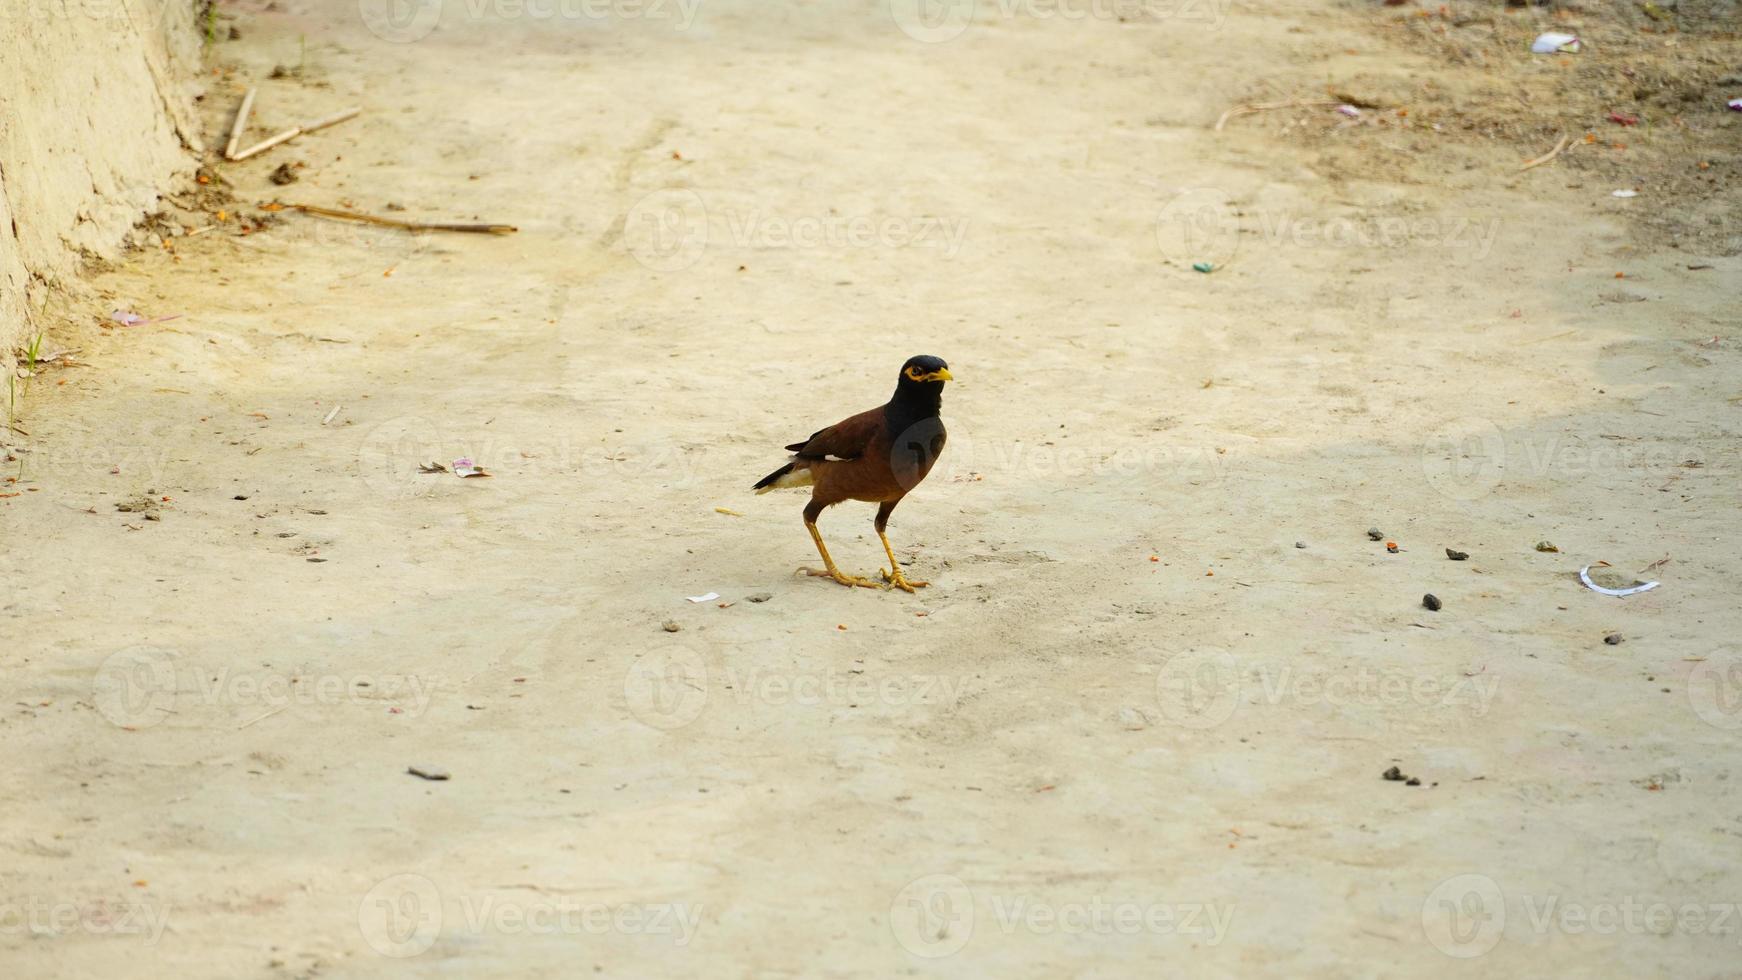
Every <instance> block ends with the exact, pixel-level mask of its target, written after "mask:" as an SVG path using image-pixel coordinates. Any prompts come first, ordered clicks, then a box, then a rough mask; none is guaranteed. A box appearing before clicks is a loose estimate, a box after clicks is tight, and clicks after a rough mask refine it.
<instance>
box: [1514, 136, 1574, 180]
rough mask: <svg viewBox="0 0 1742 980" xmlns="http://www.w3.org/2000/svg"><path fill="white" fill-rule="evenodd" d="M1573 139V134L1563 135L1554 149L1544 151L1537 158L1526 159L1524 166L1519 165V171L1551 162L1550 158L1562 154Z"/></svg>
mask: <svg viewBox="0 0 1742 980" xmlns="http://www.w3.org/2000/svg"><path fill="white" fill-rule="evenodd" d="M1572 139H1573V138H1572V137H1571V136H1565V135H1563V136H1562V137H1561V139H1560V142H1558V143H1556V144H1555V145H1554V149H1552V150H1550V151H1548V152H1547V153H1544V154H1543V155H1542V156H1539V157H1537V158H1536V159H1535V160H1526V161H1524V166H1522V167H1519V168H1518V172H1519V173H1523V172H1525V171H1526V170H1529V169H1530V168H1532V167H1540V166H1542V165H1543V164H1545V163H1547V162H1549V161H1550V160H1553V159H1554V158H1555V157H1558V156H1560V155H1561V151H1562V150H1564V149H1566V148H1567V144H1568V143H1570V142H1572Z"/></svg>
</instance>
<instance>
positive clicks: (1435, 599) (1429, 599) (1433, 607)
mask: <svg viewBox="0 0 1742 980" xmlns="http://www.w3.org/2000/svg"><path fill="white" fill-rule="evenodd" d="M1421 604H1422V605H1424V606H1426V607H1427V608H1428V611H1429V612H1439V611H1440V606H1441V603H1440V597H1439V596H1437V595H1434V594H1433V593H1432V592H1429V593H1428V594H1427V595H1424V596H1422V597H1421Z"/></svg>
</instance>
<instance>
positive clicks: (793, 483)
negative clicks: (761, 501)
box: [750, 459, 813, 494]
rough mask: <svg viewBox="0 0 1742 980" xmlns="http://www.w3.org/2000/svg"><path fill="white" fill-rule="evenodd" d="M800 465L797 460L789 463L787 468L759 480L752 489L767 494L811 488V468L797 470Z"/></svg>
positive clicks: (783, 467) (784, 467)
mask: <svg viewBox="0 0 1742 980" xmlns="http://www.w3.org/2000/svg"><path fill="white" fill-rule="evenodd" d="M798 464H799V461H798V460H796V459H795V460H793V461H792V462H790V463H787V464H786V465H785V466H782V467H781V468H780V469H778V470H775V471H774V472H773V473H770V474H768V475H767V476H765V477H763V478H762V479H760V480H757V481H756V485H755V486H754V487H751V488H750V489H752V490H755V491H756V492H757V493H759V494H761V493H767V492H768V491H770V490H786V489H789V488H792V487H808V486H810V485H811V482H812V480H813V477H812V476H811V471H810V467H808V466H806V467H803V468H802V469H798V468H795V467H797V466H798Z"/></svg>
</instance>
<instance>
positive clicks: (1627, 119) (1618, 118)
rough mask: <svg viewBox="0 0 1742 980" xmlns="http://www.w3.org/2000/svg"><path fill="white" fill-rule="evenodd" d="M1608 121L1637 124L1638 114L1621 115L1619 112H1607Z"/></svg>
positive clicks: (1626, 124) (1627, 124) (1630, 124)
mask: <svg viewBox="0 0 1742 980" xmlns="http://www.w3.org/2000/svg"><path fill="white" fill-rule="evenodd" d="M1609 121H1610V122H1612V123H1616V124H1618V125H1622V126H1637V125H1639V117H1638V116H1627V115H1622V114H1621V113H1619V112H1611V113H1609Z"/></svg>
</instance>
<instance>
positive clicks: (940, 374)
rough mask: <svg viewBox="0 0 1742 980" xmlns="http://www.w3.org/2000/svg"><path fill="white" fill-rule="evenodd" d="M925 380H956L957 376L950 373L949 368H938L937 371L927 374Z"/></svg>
mask: <svg viewBox="0 0 1742 980" xmlns="http://www.w3.org/2000/svg"><path fill="white" fill-rule="evenodd" d="M925 380H927V381H954V380H956V378H955V376H954V375H952V374H950V369H949V368H938V369H937V370H936V371H933V372H932V373H930V374H928V375H926V376H925Z"/></svg>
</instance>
